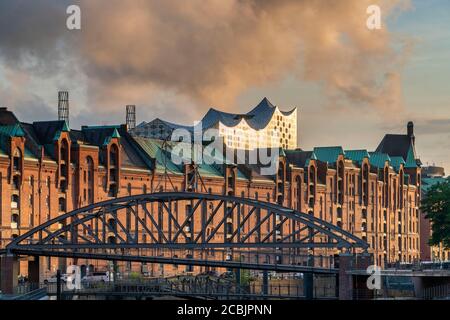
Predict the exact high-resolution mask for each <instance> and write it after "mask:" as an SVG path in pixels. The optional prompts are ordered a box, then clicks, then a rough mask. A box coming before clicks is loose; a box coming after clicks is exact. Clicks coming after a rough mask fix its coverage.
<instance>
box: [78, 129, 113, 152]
mask: <svg viewBox="0 0 450 320" xmlns="http://www.w3.org/2000/svg"><path fill="white" fill-rule="evenodd" d="M119 128H120V126H118V125H111V126H92V127H91V126H83V127H81V131H82V132H83V136H84V138H85V139H86V141H87V142H89V143H90V144H92V145H94V146H98V147H102V146H105V145H107V144H109V142H110V140H111V138H114V137H113V136H116V137H117V135H118V136H119V137H120V135H119V133H118V132H117V130H118V129H119Z"/></svg>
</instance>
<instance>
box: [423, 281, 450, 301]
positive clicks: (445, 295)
mask: <svg viewBox="0 0 450 320" xmlns="http://www.w3.org/2000/svg"><path fill="white" fill-rule="evenodd" d="M422 298H423V299H426V300H432V299H450V284H443V285H440V286H435V287H430V288H425V289H424V290H423V293H422Z"/></svg>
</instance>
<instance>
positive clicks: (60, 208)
mask: <svg viewBox="0 0 450 320" xmlns="http://www.w3.org/2000/svg"><path fill="white" fill-rule="evenodd" d="M58 211H59V212H66V199H65V198H62V197H61V198H59V199H58Z"/></svg>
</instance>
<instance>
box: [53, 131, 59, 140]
mask: <svg viewBox="0 0 450 320" xmlns="http://www.w3.org/2000/svg"><path fill="white" fill-rule="evenodd" d="M60 137H61V131H60V130H58V131H56V133H55V136H54V137H53V141H58V140H59V138H60Z"/></svg>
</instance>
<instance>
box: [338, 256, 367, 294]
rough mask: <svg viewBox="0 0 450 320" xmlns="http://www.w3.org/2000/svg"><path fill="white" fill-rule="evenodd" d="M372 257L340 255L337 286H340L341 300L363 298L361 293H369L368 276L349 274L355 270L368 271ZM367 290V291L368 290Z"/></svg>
mask: <svg viewBox="0 0 450 320" xmlns="http://www.w3.org/2000/svg"><path fill="white" fill-rule="evenodd" d="M371 261H372V259H371V255H369V254H359V255H354V254H350V253H343V254H340V255H339V262H338V263H339V274H338V279H337V284H338V286H339V289H338V291H339V300H353V299H355V298H356V299H358V298H365V297H361V296H359V295H358V294H359V293H360V292H366V293H367V292H368V291H367V290H368V289H367V286H366V281H367V278H368V275H367V276H354V275H352V274H349V273H348V272H349V271H351V270H355V269H360V270H366V269H367V267H368V266H369V265H370V264H371ZM366 289H367V290H366Z"/></svg>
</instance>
